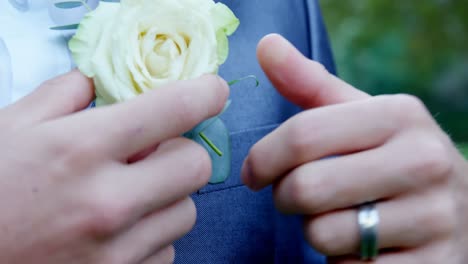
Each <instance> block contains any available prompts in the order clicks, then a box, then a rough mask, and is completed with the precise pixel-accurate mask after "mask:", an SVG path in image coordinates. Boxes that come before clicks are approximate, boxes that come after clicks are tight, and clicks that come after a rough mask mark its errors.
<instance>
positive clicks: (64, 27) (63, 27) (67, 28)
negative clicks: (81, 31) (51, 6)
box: [50, 24, 79, 30]
mask: <svg viewBox="0 0 468 264" xmlns="http://www.w3.org/2000/svg"><path fill="white" fill-rule="evenodd" d="M78 26H79V24H70V25H63V26H55V27H50V29H51V30H72V29H77V28H78Z"/></svg>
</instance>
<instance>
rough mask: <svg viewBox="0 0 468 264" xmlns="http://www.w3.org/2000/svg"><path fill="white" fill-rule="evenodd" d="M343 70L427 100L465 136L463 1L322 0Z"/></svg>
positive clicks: (375, 90) (368, 84)
mask: <svg viewBox="0 0 468 264" xmlns="http://www.w3.org/2000/svg"><path fill="white" fill-rule="evenodd" d="M321 5H322V9H323V12H324V17H325V21H326V23H327V26H328V29H329V32H330V38H331V40H332V46H333V49H334V52H335V59H336V62H337V66H338V72H339V75H340V77H342V78H343V79H345V80H346V81H348V82H350V83H352V84H353V85H355V86H356V87H358V88H360V89H362V90H365V91H367V92H369V93H371V94H391V93H411V94H415V95H417V96H419V97H420V98H422V99H423V100H424V102H425V103H426V105H427V106H428V108H429V109H430V110H431V112H432V113H433V114H434V116H436V118H437V121H438V122H439V123H440V124H441V125H442V127H443V128H444V129H446V131H447V132H448V133H449V134H450V135H451V136H452V137H453V138H454V139H456V140H463V141H468V70H467V69H468V49H467V47H468V34H466V32H468V8H466V2H465V1H460V0H444V1H440V0H427V1H388V0H359V1H343V0H321Z"/></svg>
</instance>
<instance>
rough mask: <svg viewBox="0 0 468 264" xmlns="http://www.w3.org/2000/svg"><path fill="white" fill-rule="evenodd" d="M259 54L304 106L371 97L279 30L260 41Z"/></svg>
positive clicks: (284, 90)
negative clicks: (328, 69) (315, 58)
mask: <svg viewBox="0 0 468 264" xmlns="http://www.w3.org/2000/svg"><path fill="white" fill-rule="evenodd" d="M257 57H258V60H259V62H260V65H261V66H262V68H263V70H264V71H265V73H266V74H267V76H268V77H269V79H270V80H271V81H272V83H273V85H274V86H275V87H276V88H277V89H278V91H279V92H280V93H281V94H282V95H283V96H285V97H286V98H287V99H289V100H290V101H292V102H293V103H295V104H298V105H300V106H301V107H303V108H311V107H318V106H324V105H329V104H337V103H344V102H348V101H354V100H360V99H365V98H368V97H369V95H367V94H366V93H364V92H361V91H359V90H357V89H356V88H354V87H352V86H351V85H349V84H347V83H346V82H343V81H342V80H340V79H338V78H337V77H335V76H334V75H332V74H330V73H328V71H327V70H326V69H325V68H324V67H323V66H322V65H321V64H319V63H318V62H315V61H311V60H309V59H307V58H306V57H304V56H303V55H302V54H301V53H300V52H299V51H298V50H297V49H296V48H294V46H293V45H292V44H291V43H289V42H288V41H287V40H286V39H284V38H283V37H281V36H279V35H277V34H271V35H268V36H266V37H265V38H263V39H262V40H261V41H260V43H259V45H258V49H257Z"/></svg>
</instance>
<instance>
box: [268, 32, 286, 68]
mask: <svg viewBox="0 0 468 264" xmlns="http://www.w3.org/2000/svg"><path fill="white" fill-rule="evenodd" d="M263 41H264V44H263V45H265V48H264V49H265V51H264V52H265V53H264V56H265V59H266V60H268V61H269V62H270V63H271V64H274V65H275V66H276V65H281V64H283V63H285V62H286V60H287V58H288V56H289V51H290V48H291V44H290V43H289V42H288V41H287V40H286V39H285V38H283V37H282V36H280V35H278V34H271V35H268V36H266V37H265V38H264V40H263Z"/></svg>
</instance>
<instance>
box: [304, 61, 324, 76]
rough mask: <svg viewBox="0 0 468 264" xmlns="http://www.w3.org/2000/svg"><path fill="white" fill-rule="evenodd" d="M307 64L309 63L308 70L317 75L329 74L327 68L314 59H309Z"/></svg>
mask: <svg viewBox="0 0 468 264" xmlns="http://www.w3.org/2000/svg"><path fill="white" fill-rule="evenodd" d="M308 64H309V65H308V67H309V70H310V72H314V73H316V74H317V76H328V75H329V72H328V70H327V68H325V66H324V65H323V64H321V63H320V62H318V61H314V60H309V61H308Z"/></svg>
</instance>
